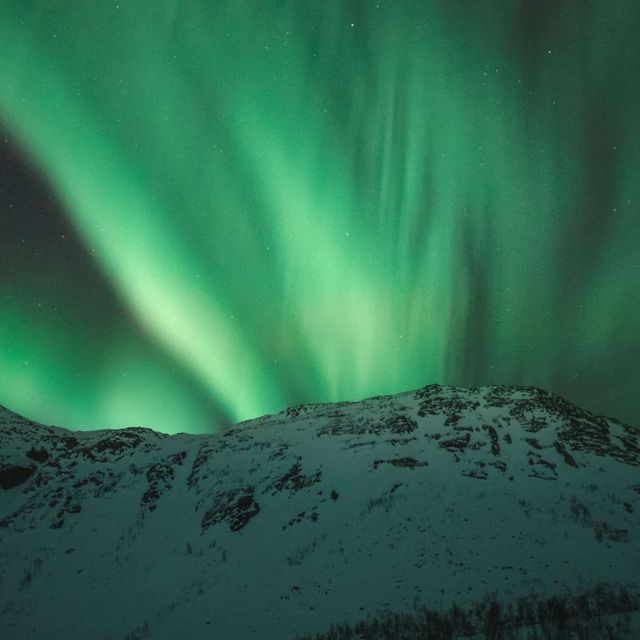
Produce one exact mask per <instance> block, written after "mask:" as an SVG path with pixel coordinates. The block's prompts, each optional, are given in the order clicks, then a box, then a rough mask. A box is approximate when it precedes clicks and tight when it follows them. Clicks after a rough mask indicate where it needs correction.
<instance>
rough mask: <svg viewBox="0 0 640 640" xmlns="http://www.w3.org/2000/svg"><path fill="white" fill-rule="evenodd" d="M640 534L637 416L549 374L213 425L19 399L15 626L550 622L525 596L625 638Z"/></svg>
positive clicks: (9, 625)
mask: <svg viewBox="0 0 640 640" xmlns="http://www.w3.org/2000/svg"><path fill="white" fill-rule="evenodd" d="M638 532H640V437H639V435H638V432H637V431H635V430H633V429H632V428H631V427H628V426H626V425H624V424H621V423H620V422H617V421H615V420H612V419H608V418H602V417H597V416H593V415H592V414H590V413H588V412H586V411H583V410H581V409H579V408H577V407H575V406H574V405H572V404H570V403H568V402H566V401H565V400H563V399H562V398H560V397H558V396H556V395H553V394H550V393H547V392H545V391H542V390H539V389H534V388H515V387H486V388H479V389H459V388H453V387H441V386H438V385H429V386H427V387H424V388H422V389H419V390H418V391H415V392H410V393H404V394H399V395H395V396H386V397H378V398H371V399H368V400H364V401H362V402H357V403H337V404H323V405H305V406H297V407H292V408H289V409H287V410H286V411H283V412H281V413H279V414H276V415H272V416H266V417H264V418H259V419H256V420H251V421H248V422H244V423H241V424H239V425H237V426H236V427H233V428H231V429H228V430H225V431H223V432H220V433H218V434H214V435H206V436H193V435H186V434H181V435H176V436H168V435H163V434H159V433H156V432H154V431H152V430H149V429H141V428H131V429H124V430H118V431H95V432H70V431H67V430H65V429H60V428H55V427H47V426H43V425H39V424H35V423H33V422H30V421H28V420H26V419H24V418H21V417H19V416H16V415H15V414H12V413H10V412H9V411H6V410H1V411H0V567H1V569H2V571H1V573H0V636H1V637H7V638H9V637H11V638H43V637H47V638H50V639H56V638H65V639H69V638H96V639H97V638H104V639H105V640H106V639H107V638H110V639H118V640H120V639H125V638H128V639H130V640H132V639H134V638H145V637H149V638H176V637H185V638H229V639H234V640H244V639H249V638H256V639H257V638H260V639H265V640H269V639H271V638H273V639H274V640H276V639H277V640H280V639H286V638H295V637H306V636H307V635H308V634H328V635H323V636H322V637H335V638H338V637H344V638H347V637H353V638H361V637H368V638H372V639H373V638H390V637H403V638H404V637H407V638H409V637H416V638H418V637H428V636H426V635H424V634H425V633H427V632H426V631H425V629H428V628H429V627H428V626H424V625H425V624H427V625H428V624H432V627H430V628H431V629H432V630H433V629H436V626H437V625H441V628H442V629H444V631H442V633H443V634H445V635H438V636H435V635H433V636H432V637H438V638H446V637H459V635H460V634H461V633H463V631H464V630H465V629H466V631H468V632H469V633H471V632H475V633H480V632H482V633H484V634H485V636H486V637H496V638H497V637H506V636H497V635H494V636H490V635H487V634H490V633H491V631H490V625H494V626H495V625H496V624H498V626H499V624H503V626H504V627H505V628H506V629H510V630H511V631H510V632H511V633H514V634H515V633H516V628H520V627H522V625H525V624H528V625H529V626H528V629H529V630H530V631H531V630H532V629H533V630H535V629H539V631H540V632H542V631H541V630H542V627H541V626H540V625H542V620H537V619H536V617H535V612H534V614H531V615H529V618H528V619H527V618H526V616H525V615H524V614H522V615H521V616H520V617H519V618H518V617H517V616H516V614H515V613H514V611H515V610H516V608H517V607H518V606H520V607H521V609H522V607H524V609H523V611H524V610H525V609H526V608H527V607H529V608H530V609H531V607H533V608H532V610H534V609H535V610H537V611H538V612H539V613H540V612H542V613H540V616H539V617H540V618H543V617H545V616H546V615H549V616H551V617H554V616H556V617H558V619H559V620H560V623H559V624H561V625H562V624H565V625H566V624H569V622H570V621H571V620H573V619H577V618H580V620H581V621H582V622H581V624H586V625H587V627H589V626H592V627H593V628H594V629H595V627H596V626H597V625H596V621H598V622H597V624H599V625H605V626H606V625H607V624H609V622H607V621H611V624H612V625H614V627H615V629H616V630H615V633H617V634H619V637H626V636H624V629H625V628H626V627H627V626H628V628H629V633H630V634H632V633H636V632H637V630H638V629H637V627H636V631H633V629H634V626H633V625H634V624H637V621H638V616H637V610H638V608H639V607H640V601H639V600H638V597H637V592H638V588H640V538H638V535H640V534H639V533H638ZM598 594H599V595H598ZM581 597H582V598H583V600H582V601H580V598H581ZM585 598H586V600H585ZM532 602H533V603H534V605H531V603H532ZM557 602H559V603H561V604H562V607H564V608H563V609H562V608H561V609H558V608H557V607H556V608H555V609H554V608H553V607H554V606H556V605H553V603H557ZM580 602H582V604H580ZM585 602H587V605H588V603H589V602H591V605H589V606H591V609H589V607H588V606H587V609H586V610H585V609H584V606H585V605H584V603H585ZM518 603H520V604H519V605H518ZM523 603H525V604H523ZM526 603H529V604H526ZM536 603H537V604H536ZM549 603H552V604H551V605H550V604H549ZM496 606H497V607H498V609H497V611H498V613H497V614H496V609H495V607H496ZM557 606H560V605H557ZM492 607H493V608H492ZM510 607H511V608H510ZM536 607H538V609H536ZM545 607H546V608H545ZM549 607H551V608H549ZM581 607H582V608H581ZM452 608H454V609H452ZM452 611H454V613H455V612H456V611H458V612H459V616H458V617H460V616H463V617H464V619H465V622H464V624H466V625H467V627H464V626H462V627H456V628H455V629H454V627H452V626H450V629H449V631H447V628H448V627H446V624H448V623H447V619H448V618H447V616H448V615H449V614H451V612H452ZM509 611H511V613H508V612H509ZM549 611H551V612H552V613H553V612H554V611H555V613H553V615H552V614H549V613H548V612H549ZM585 611H586V613H585ZM447 612H448V613H447ZM464 612H466V613H464ZM474 612H475V613H474ZM545 612H547V613H545ZM558 612H560V613H558ZM563 612H564V613H563ZM590 612H592V613H593V616H592V617H591V613H590ZM634 612H636V613H634ZM463 614H464V615H463ZM456 615H458V614H456ZM496 615H497V616H498V618H497V620H498V622H496ZM509 615H511V618H509ZM402 616H404V617H402ZM429 616H431V621H432V622H431V623H428V622H425V621H428V619H429ZM433 616H436V617H435V618H434V617H433ZM438 616H440V617H439V618H438ZM491 616H493V618H492V617H491ZM401 617H402V619H403V620H404V621H405V623H406V625H408V626H406V627H404V628H405V631H403V632H402V634H403V635H401V636H398V635H396V636H394V635H393V634H394V633H396V634H397V633H399V632H398V631H397V629H398V628H399V627H398V624H400V623H398V622H397V621H398V620H400V618H401ZM596 619H597V620H596ZM393 620H396V622H395V623H393ZM434 620H436V622H434ZM438 620H439V622H438ZM491 620H493V622H491ZM562 620H564V622H562ZM359 621H361V622H360V625H359V626H358V627H357V628H358V631H357V633H356V631H354V629H355V628H356V626H357V625H358V622H359ZM458 622H459V623H460V624H463V623H462V622H460V621H458ZM414 623H415V624H414ZM331 624H334V628H333V629H332V630H331V631H329V627H330V625H331ZM339 624H342V626H341V627H338V626H335V625H339ZM385 624H386V625H387V630H386V631H385V627H384V625H385ZM393 624H395V625H396V626H395V629H396V631H393ZM411 624H414V627H411ZM419 624H422V627H419ZM456 624H457V623H456ZM390 625H391V626H390ZM416 625H418V626H416ZM434 625H436V626H434ZM442 625H444V626H442ZM487 625H489V626H487ZM536 625H537V626H536ZM616 625H617V626H616ZM587 627H585V628H587ZM614 627H612V629H613V628H614ZM413 628H415V630H416V631H415V634H416V635H410V633H413V632H412V631H410V629H413ZM419 628H420V629H422V631H418V629H419ZM491 628H493V627H491ZM563 628H565V627H563ZM566 628H568V627H566ZM602 628H604V627H602ZM389 629H391V630H389ZM456 629H457V631H456ZM461 629H462V630H463V631H461ZM487 629H489V631H487ZM420 633H421V634H422V635H419V634H420ZM433 633H435V631H433ZM446 633H449V634H450V635H449V636H447V635H446ZM456 633H458V636H456V635H455V634H456ZM560 633H561V635H559V636H558V637H563V636H562V629H560ZM594 633H595V632H594ZM598 633H600V631H598ZM602 633H604V631H603V632H602ZM349 634H351V635H349ZM376 634H377V635H376ZM385 634H386V635H385ZM565 636H566V633H565ZM478 637H483V636H482V635H480V636H478ZM513 637H516V635H514V636H513ZM523 637H524V636H523ZM549 637H552V636H549ZM566 637H569V636H566ZM583 637H589V636H583ZM592 637H594V638H595V637H601V636H599V635H593V636H592ZM613 637H616V636H613ZM628 637H633V636H632V635H631V636H628Z"/></svg>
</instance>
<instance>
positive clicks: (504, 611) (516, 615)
mask: <svg viewBox="0 0 640 640" xmlns="http://www.w3.org/2000/svg"><path fill="white" fill-rule="evenodd" d="M634 612H640V596H638V595H632V594H631V593H630V592H629V591H628V590H627V589H625V588H622V587H617V588H616V587H611V586H609V585H600V586H598V587H596V588H595V589H590V590H586V591H583V592H580V593H578V594H566V595H564V596H555V597H551V598H547V599H542V598H538V597H535V596H531V597H528V598H520V599H519V600H517V601H515V602H508V603H503V602H499V601H498V600H497V599H496V598H495V597H493V598H487V599H485V600H484V601H482V602H480V603H478V604H476V605H474V606H471V607H468V608H462V607H459V606H456V605H453V606H452V607H451V608H450V609H449V610H446V611H435V610H431V609H427V608H426V607H418V608H416V610H415V611H414V612H413V613H388V614H385V615H382V616H378V617H376V618H374V619H369V620H366V621H360V622H358V623H356V624H354V625H350V624H346V623H344V624H334V625H332V626H331V627H330V629H329V631H328V632H327V633H323V634H317V635H313V636H303V637H301V638H299V640H454V639H457V638H469V639H471V638H473V639H474V640H479V639H480V638H482V639H484V640H602V639H608V640H625V639H629V640H631V638H632V637H631V635H630V634H631V633H632V629H631V614H632V613H634Z"/></svg>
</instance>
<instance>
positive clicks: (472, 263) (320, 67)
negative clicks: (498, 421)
mask: <svg viewBox="0 0 640 640" xmlns="http://www.w3.org/2000/svg"><path fill="white" fill-rule="evenodd" d="M638 33H640V4H638V3H637V2H635V1H633V0H628V1H625V0H619V1H616V2H612V1H611V0H601V1H596V0H594V1H586V0H575V1H560V0H558V1H554V2H550V1H549V2H543V1H541V0H538V1H534V0H520V1H516V0H513V1H511V0H499V1H498V0H494V1H488V0H479V1H475V2H471V1H468V2H465V1H462V0H447V1H444V0H420V1H418V0H402V1H400V0H396V1H394V2H391V1H386V2H385V1H383V0H377V1H376V0H371V1H365V0H358V1H355V0H343V1H341V2H338V1H335V0H322V1H316V0H313V1H311V0H298V1H293V0H288V1H285V0H279V1H275V0H273V1H269V0H264V1H263V0H233V1H231V0H217V1H204V0H193V1H190V2H179V1H178V0H156V1H154V2H152V3H149V2H142V1H141V0H135V1H134V0H132V1H128V0H120V1H119V2H107V1H104V0H87V1H85V2H78V1H77V0H56V1H55V2H51V1H50V0H0V43H1V44H0V51H1V56H0V123H1V125H2V127H3V129H4V132H5V137H6V138H7V139H6V140H5V146H4V149H5V151H7V150H8V149H9V148H13V149H14V150H15V149H18V150H19V155H20V156H21V157H22V158H23V159H24V162H25V163H28V165H29V167H31V168H32V169H33V174H34V175H37V176H39V180H41V181H42V183H43V184H44V186H42V185H41V186H40V187H39V188H40V189H41V190H42V191H44V192H46V193H48V194H49V195H48V198H49V202H50V203H51V206H50V209H47V210H46V211H44V212H43V211H39V213H38V215H37V216H36V215H35V213H34V210H33V207H31V208H29V205H28V202H27V204H25V201H23V202H22V204H20V203H19V202H17V201H15V198H14V199H12V197H13V196H12V195H11V194H12V193H14V194H15V192H16V189H17V187H16V184H17V183H16V180H13V181H12V180H11V179H10V177H6V176H5V179H4V182H3V183H2V185H3V191H2V192H1V193H0V196H1V199H0V207H2V213H1V214H0V215H1V216H2V220H1V221H0V225H2V226H0V232H1V233H2V234H3V235H4V239H3V241H2V256H1V257H0V267H1V271H0V304H1V306H0V403H2V404H4V405H6V406H7V407H10V408H11V409H13V410H15V411H18V412H20V413H23V414H25V415H28V416H29V417H31V418H34V419H38V420H40V421H44V422H47V423H51V422H54V423H57V424H63V425H65V426H69V427H72V428H78V429H84V428H95V427H103V426H109V427H122V426H129V425H133V424H143V425H145V426H152V427H154V428H157V429H159V430H163V431H168V432H175V431H193V432H199V431H211V430H213V429H216V428H219V427H220V426H221V425H223V424H227V423H229V422H236V421H240V420H244V419H248V418H252V417H255V416H258V415H262V414H265V413H270V412H274V411H279V410H281V409H282V408H284V407H285V406H288V405H291V404H296V403H299V402H324V401H334V400H357V399H360V398H362V397H366V396H371V395H378V394H384V393H396V392H400V391H404V390H408V389H412V388H417V387H420V386H423V385H424V384H427V383H432V382H438V383H443V384H456V385H467V386H476V385H486V384H526V385H536V386H540V387H544V388H547V389H549V390H552V391H555V392H557V393H560V394H562V395H564V396H565V397H567V398H568V399H570V400H571V401H573V402H576V403H577V404H580V405H582V406H584V407H585V408H587V409H590V410H593V411H596V412H598V413H605V414H607V415H613V416H615V417H618V418H620V419H623V420H626V421H628V422H630V423H631V424H634V425H638V424H639V422H640V421H639V420H638V417H637V416H638V414H639V411H640V394H639V393H638V383H639V382H640V219H639V215H638V214H639V213H640V207H639V205H640V116H639V114H640V82H639V78H638V74H639V69H640V39H639V38H638ZM7 153H8V151H7ZM20 175H22V174H20ZM12 189H13V192H12V191H11V190H12ZM23 200H24V198H23ZM18 210H19V211H18ZM55 212H57V213H55ZM54 215H57V216H58V217H59V218H60V220H62V221H63V222H60V223H59V224H66V225H67V226H68V229H69V231H70V233H69V234H57V232H56V234H54V232H53V231H52V232H51V233H50V235H47V229H53V228H54V226H52V225H53V222H51V216H54ZM47 220H49V222H47ZM56 224H58V223H56ZM20 225H22V226H21V229H22V231H21V233H23V236H20V238H22V241H20V240H19V237H18V234H17V232H16V229H17V228H18V227H19V226H20ZM47 225H49V226H47ZM55 228H56V229H57V228H58V227H55ZM12 234H13V235H12ZM24 234H26V236H25V235H24ZM38 234H39V235H38ZM36 236H37V237H36ZM69 236H71V237H72V238H71V239H70V238H69ZM25 243H26V248H25ZM30 243H32V244H31V245H30ZM37 243H39V244H37ZM36 245H37V246H38V247H41V248H42V247H44V248H43V249H42V250H37V251H36V250H35V249H34V248H33V247H35V246H36ZM30 247H31V248H30ZM45 254H46V255H45Z"/></svg>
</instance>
